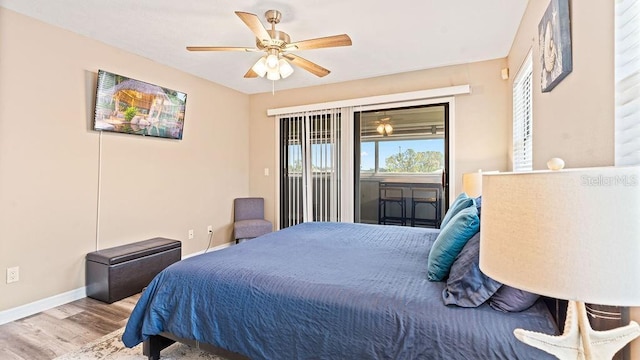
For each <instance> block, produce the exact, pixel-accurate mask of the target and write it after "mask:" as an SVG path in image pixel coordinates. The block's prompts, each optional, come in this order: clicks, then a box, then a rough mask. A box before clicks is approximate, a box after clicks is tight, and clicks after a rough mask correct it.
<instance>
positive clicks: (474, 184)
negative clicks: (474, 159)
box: [462, 170, 482, 198]
mask: <svg viewBox="0 0 640 360" xmlns="http://www.w3.org/2000/svg"><path fill="white" fill-rule="evenodd" d="M462 191H464V192H465V193H466V194H467V195H468V196H469V197H473V198H475V197H478V196H480V195H481V194H482V170H478V171H476V172H470V173H464V174H462Z"/></svg>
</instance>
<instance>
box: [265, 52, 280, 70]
mask: <svg viewBox="0 0 640 360" xmlns="http://www.w3.org/2000/svg"><path fill="white" fill-rule="evenodd" d="M266 65H267V69H277V68H278V55H274V54H269V56H267V61H266Z"/></svg>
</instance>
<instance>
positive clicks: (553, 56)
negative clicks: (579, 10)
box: [538, 0, 573, 92]
mask: <svg viewBox="0 0 640 360" xmlns="http://www.w3.org/2000/svg"><path fill="white" fill-rule="evenodd" d="M538 35H539V38H538V41H539V46H540V65H541V66H540V68H541V71H540V72H541V81H540V83H541V87H542V92H548V91H551V90H552V89H553V88H554V87H555V86H556V85H558V84H559V83H560V82H561V81H562V79H564V78H565V77H566V76H567V75H569V73H570V72H571V70H572V69H573V62H572V60H571V23H570V20H569V0H551V2H550V3H549V6H548V7H547V10H546V11H545V13H544V16H543V17H542V20H540V24H539V25H538Z"/></svg>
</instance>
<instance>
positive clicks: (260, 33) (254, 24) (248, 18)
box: [236, 11, 271, 43]
mask: <svg viewBox="0 0 640 360" xmlns="http://www.w3.org/2000/svg"><path fill="white" fill-rule="evenodd" d="M236 15H238V17H239V18H240V20H242V21H243V22H244V23H245V24H247V26H248V27H249V29H251V31H252V32H253V33H254V34H255V35H256V37H257V38H258V39H260V41H261V42H263V43H264V42H268V41H270V40H271V35H269V33H268V32H267V29H265V28H264V26H263V25H262V23H261V22H260V18H258V16H257V15H256V14H251V13H247V12H242V11H236Z"/></svg>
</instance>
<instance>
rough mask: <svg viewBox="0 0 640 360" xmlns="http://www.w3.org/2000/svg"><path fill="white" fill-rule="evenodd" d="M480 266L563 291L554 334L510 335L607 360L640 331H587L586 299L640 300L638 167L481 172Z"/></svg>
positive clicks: (544, 290)
mask: <svg viewBox="0 0 640 360" xmlns="http://www.w3.org/2000/svg"><path fill="white" fill-rule="evenodd" d="M482 192H483V196H482V218H481V226H480V228H481V229H482V230H481V233H480V236H481V240H480V269H481V270H482V271H483V272H484V273H485V274H486V275H488V276H490V277H491V278H493V279H495V280H497V281H500V282H502V283H504V284H507V285H510V286H512V287H515V288H519V289H522V290H526V291H529V292H533V293H536V294H540V295H545V296H549V297H553V298H558V299H564V300H569V305H568V309H567V319H566V323H565V329H564V333H563V334H562V335H560V336H553V335H547V334H541V333H536V332H530V331H526V330H524V329H516V330H515V331H514V334H515V336H516V337H517V338H518V339H519V340H521V341H523V342H524V343H526V344H529V345H531V346H534V347H537V348H539V349H541V350H544V351H546V352H548V353H550V354H553V355H555V356H556V357H558V358H559V359H587V360H589V359H611V358H612V357H613V355H614V354H615V353H616V352H617V351H618V350H620V349H621V348H623V347H624V345H625V344H627V343H628V342H630V341H631V340H633V339H634V338H636V337H637V336H638V335H640V326H638V324H637V323H636V322H634V321H632V322H631V323H630V324H629V325H627V326H624V327H621V328H617V329H613V330H608V331H594V330H593V329H591V326H590V325H589V321H588V318H587V313H586V310H585V303H592V304H600V305H612V306H637V305H640V167H603V168H584V169H566V170H557V171H534V172H527V173H497V174H485V175H484V177H483V186H482Z"/></svg>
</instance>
